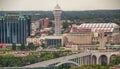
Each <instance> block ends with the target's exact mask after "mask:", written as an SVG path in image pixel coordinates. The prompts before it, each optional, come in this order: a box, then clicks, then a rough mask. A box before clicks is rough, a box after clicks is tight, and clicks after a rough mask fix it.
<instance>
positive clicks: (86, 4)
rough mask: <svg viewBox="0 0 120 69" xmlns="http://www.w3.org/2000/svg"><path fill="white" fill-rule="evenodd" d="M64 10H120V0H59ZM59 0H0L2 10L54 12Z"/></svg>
mask: <svg viewBox="0 0 120 69" xmlns="http://www.w3.org/2000/svg"><path fill="white" fill-rule="evenodd" d="M58 3H59V5H60V6H61V8H62V10H100V9H108V10H109V9H120V0H58ZM56 4H57V0H0V9H1V10H53V8H54V6H55V5H56Z"/></svg>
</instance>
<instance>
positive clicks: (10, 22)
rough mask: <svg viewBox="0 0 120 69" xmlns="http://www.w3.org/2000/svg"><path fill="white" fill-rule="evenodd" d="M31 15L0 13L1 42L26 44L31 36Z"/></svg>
mask: <svg viewBox="0 0 120 69" xmlns="http://www.w3.org/2000/svg"><path fill="white" fill-rule="evenodd" d="M30 29H31V17H30V16H27V15H21V14H19V15H14V14H10V15H0V43H5V44H11V43H15V44H25V43H26V38H27V37H28V36H30Z"/></svg>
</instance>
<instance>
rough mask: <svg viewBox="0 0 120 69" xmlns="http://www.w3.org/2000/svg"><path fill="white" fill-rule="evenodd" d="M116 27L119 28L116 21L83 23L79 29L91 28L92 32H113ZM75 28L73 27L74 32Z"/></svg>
mask: <svg viewBox="0 0 120 69" xmlns="http://www.w3.org/2000/svg"><path fill="white" fill-rule="evenodd" d="M114 28H119V25H117V24H115V23H83V24H81V25H80V26H78V28H77V29H91V31H92V32H100V31H103V32H113V30H114ZM73 30H74V28H72V29H71V32H73Z"/></svg>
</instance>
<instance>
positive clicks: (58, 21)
mask: <svg viewBox="0 0 120 69" xmlns="http://www.w3.org/2000/svg"><path fill="white" fill-rule="evenodd" d="M53 14H54V19H55V28H54V30H55V33H54V35H55V36H60V35H61V14H62V10H61V8H60V6H59V5H58V4H57V5H56V6H55V8H54V10H53Z"/></svg>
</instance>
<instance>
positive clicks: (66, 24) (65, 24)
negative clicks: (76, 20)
mask: <svg viewBox="0 0 120 69" xmlns="http://www.w3.org/2000/svg"><path fill="white" fill-rule="evenodd" d="M68 27H69V24H68V22H67V20H65V22H63V28H64V29H67V28H68Z"/></svg>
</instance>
